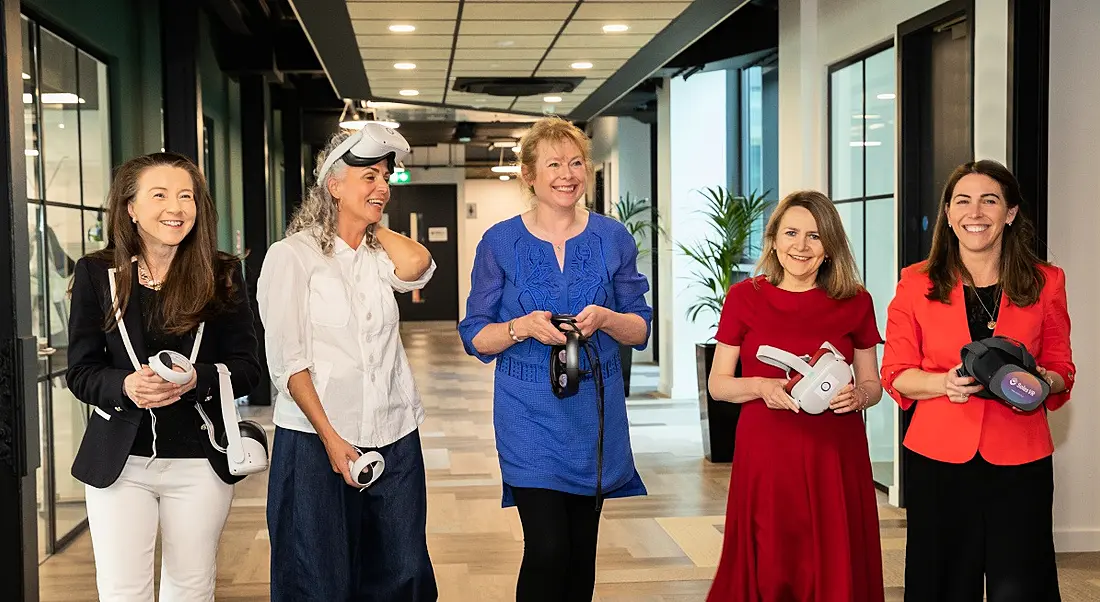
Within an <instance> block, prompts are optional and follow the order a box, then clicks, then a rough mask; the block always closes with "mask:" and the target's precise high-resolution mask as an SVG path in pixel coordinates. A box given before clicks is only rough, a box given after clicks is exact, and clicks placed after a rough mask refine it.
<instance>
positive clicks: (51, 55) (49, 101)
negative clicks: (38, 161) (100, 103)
mask: <svg viewBox="0 0 1100 602" xmlns="http://www.w3.org/2000/svg"><path fill="white" fill-rule="evenodd" d="M39 31H40V32H41V33H40V42H41V52H42V74H41V78H40V81H39V82H38V87H39V93H40V94H41V96H40V98H39V100H40V102H41V104H42V158H43V164H44V170H43V174H44V179H45V186H44V189H45V190H44V192H45V200H47V201H54V202H61V203H72V204H74V205H79V204H80V196H81V189H80V139H79V138H80V128H79V121H78V120H77V106H78V105H79V104H80V103H82V102H84V99H83V98H81V97H80V96H79V95H78V94H77V93H76V92H77V77H76V73H77V70H76V48H75V47H73V45H72V44H69V43H68V42H66V41H64V40H62V39H61V38H59V37H57V36H55V35H53V34H52V33H50V32H48V31H46V30H44V29H40V30H39Z"/></svg>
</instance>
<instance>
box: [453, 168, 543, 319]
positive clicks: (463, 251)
mask: <svg viewBox="0 0 1100 602" xmlns="http://www.w3.org/2000/svg"><path fill="white" fill-rule="evenodd" d="M471 203H472V204H474V205H476V208H477V217H466V207H467V204H471ZM458 204H459V207H458V319H459V320H461V319H463V318H465V317H466V298H467V297H469V296H470V272H471V271H472V270H473V268H474V255H475V254H476V253H477V245H478V243H479V242H481V237H482V236H484V235H485V231H486V230H488V229H489V228H490V227H492V226H493V224H496V223H497V222H501V221H504V220H506V219H508V218H511V217H515V216H516V215H519V214H520V213H523V212H524V211H526V210H527V209H529V208H530V207H531V205H530V204H529V203H528V201H527V199H526V197H525V195H524V193H523V191H522V190H521V189H520V184H519V182H518V181H517V180H516V179H511V180H508V181H507V182H504V181H501V180H499V179H493V180H466V181H465V186H464V191H463V193H462V194H460V195H459V197H458Z"/></svg>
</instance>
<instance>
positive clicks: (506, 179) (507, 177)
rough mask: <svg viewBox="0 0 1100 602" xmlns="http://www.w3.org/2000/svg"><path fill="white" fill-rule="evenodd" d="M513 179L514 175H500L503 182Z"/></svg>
mask: <svg viewBox="0 0 1100 602" xmlns="http://www.w3.org/2000/svg"><path fill="white" fill-rule="evenodd" d="M511 179H512V176H500V181H501V182H507V181H508V180H511Z"/></svg>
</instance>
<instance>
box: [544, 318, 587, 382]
mask: <svg viewBox="0 0 1100 602" xmlns="http://www.w3.org/2000/svg"><path fill="white" fill-rule="evenodd" d="M550 323H551V324H553V325H554V326H555V327H556V328H557V329H558V330H562V331H563V333H564V334H565V345H555V346H553V347H551V349H550V386H551V388H552V389H553V391H554V395H556V396H558V397H559V398H564V397H569V396H570V395H574V394H576V392H577V389H578V388H579V387H580V381H581V376H582V371H581V345H582V344H583V343H584V342H585V341H586V340H587V339H585V338H584V337H583V336H581V331H580V329H579V328H577V317H576V316H573V315H566V314H558V315H554V316H551V317H550ZM563 326H565V328H562V327H563Z"/></svg>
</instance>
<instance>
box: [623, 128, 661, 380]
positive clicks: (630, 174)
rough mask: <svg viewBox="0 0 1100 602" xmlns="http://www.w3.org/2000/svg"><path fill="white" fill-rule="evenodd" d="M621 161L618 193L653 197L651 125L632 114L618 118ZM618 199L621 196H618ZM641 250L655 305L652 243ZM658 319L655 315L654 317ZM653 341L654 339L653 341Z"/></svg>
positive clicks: (643, 358)
mask: <svg viewBox="0 0 1100 602" xmlns="http://www.w3.org/2000/svg"><path fill="white" fill-rule="evenodd" d="M618 122H619V131H618V145H617V146H618V163H617V164H616V166H615V171H616V173H618V175H617V176H615V180H616V182H617V186H618V190H619V195H620V196H624V197H625V196H626V195H627V194H630V196H632V197H635V198H643V199H649V200H650V202H652V201H653V169H654V168H655V167H654V166H653V165H652V163H653V162H652V161H651V160H650V139H651V137H652V136H651V134H650V130H649V125H648V124H645V123H642V122H640V121H638V120H637V119H632V118H629V117H622V118H618ZM615 199H616V200H618V196H616V197H615ZM638 248H639V249H641V250H642V251H649V252H647V253H645V254H644V255H642V256H641V257H640V258H639V259H638V272H639V273H641V274H642V275H643V276H645V277H646V279H647V280H649V287H650V288H649V292H647V293H646V295H645V300H646V303H648V304H649V306H650V307H653V294H654V290H653V255H652V254H651V253H652V249H653V243H652V242H650V241H649V240H648V237H647V240H645V241H642V243H641V245H640V246H639V247H638ZM654 319H656V317H654ZM651 342H652V341H651ZM634 361H635V362H651V361H653V347H652V345H650V346H647V347H646V348H645V351H635V352H634Z"/></svg>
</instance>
